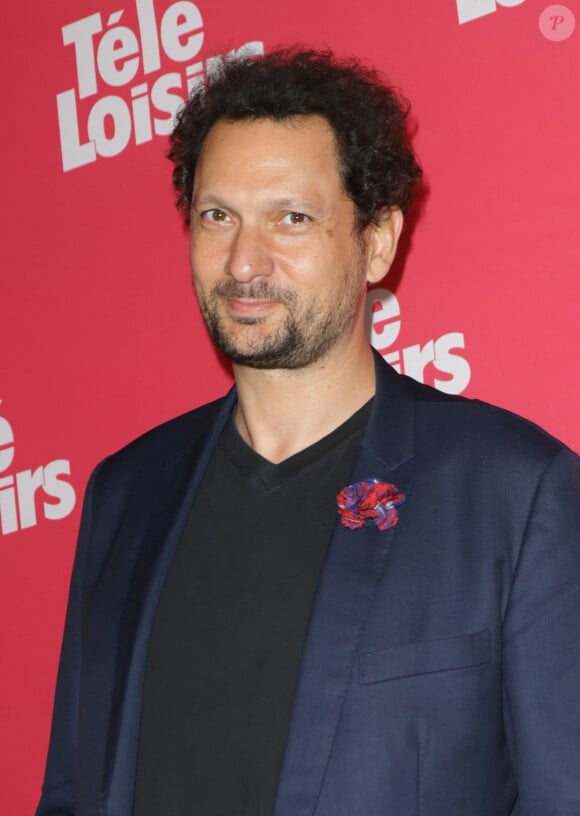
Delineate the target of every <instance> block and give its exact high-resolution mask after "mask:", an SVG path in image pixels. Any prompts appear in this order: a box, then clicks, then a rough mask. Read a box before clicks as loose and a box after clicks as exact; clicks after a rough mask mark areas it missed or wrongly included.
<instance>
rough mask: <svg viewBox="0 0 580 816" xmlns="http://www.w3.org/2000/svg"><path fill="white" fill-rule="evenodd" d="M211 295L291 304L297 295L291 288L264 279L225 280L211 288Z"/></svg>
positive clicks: (294, 301)
mask: <svg viewBox="0 0 580 816" xmlns="http://www.w3.org/2000/svg"><path fill="white" fill-rule="evenodd" d="M211 294H212V297H214V298H216V297H219V298H232V299H235V298H245V299H254V300H269V301H271V302H272V303H283V304H284V305H286V306H293V305H294V304H295V303H296V300H297V296H296V292H294V290H293V289H284V288H283V287H282V286H279V285H278V284H275V283H269V282H268V281H265V280H253V281H250V282H249V283H240V282H239V281H236V280H225V281H221V282H220V283H216V285H215V286H214V287H213V289H212V292H211Z"/></svg>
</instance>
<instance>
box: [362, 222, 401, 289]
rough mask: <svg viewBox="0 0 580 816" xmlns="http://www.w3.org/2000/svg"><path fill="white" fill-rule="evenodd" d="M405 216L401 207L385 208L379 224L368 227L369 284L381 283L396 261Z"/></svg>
mask: <svg viewBox="0 0 580 816" xmlns="http://www.w3.org/2000/svg"><path fill="white" fill-rule="evenodd" d="M403 221H404V216H403V213H402V212H401V210H400V208H399V207H385V209H384V210H383V211H382V212H381V215H380V220H379V223H378V224H369V226H368V227H367V230H368V232H367V252H368V254H367V282H368V283H378V282H379V281H381V280H382V279H383V278H384V277H385V275H386V274H387V272H388V271H389V269H390V268H391V264H392V263H393V261H394V260H395V255H396V254H397V245H398V243H399V236H400V235H401V232H402V230H403Z"/></svg>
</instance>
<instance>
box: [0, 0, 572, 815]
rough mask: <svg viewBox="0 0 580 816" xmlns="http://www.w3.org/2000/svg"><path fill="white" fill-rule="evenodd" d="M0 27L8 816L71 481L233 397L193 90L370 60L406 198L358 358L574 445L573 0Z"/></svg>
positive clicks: (53, 599) (181, 1) (327, 7)
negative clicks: (288, 54)
mask: <svg viewBox="0 0 580 816" xmlns="http://www.w3.org/2000/svg"><path fill="white" fill-rule="evenodd" d="M0 37H1V42H2V53H3V57H4V60H3V71H2V75H1V78H0V82H1V83H2V100H3V110H4V127H3V135H2V143H3V144H2V152H1V162H2V182H3V183H2V191H3V192H2V207H3V217H2V222H3V237H2V242H1V245H0V252H1V255H2V265H1V272H0V275H1V288H0V309H1V314H2V344H1V378H0V565H1V569H0V581H1V582H2V592H1V594H0V605H1V611H0V620H1V622H2V623H1V650H2V665H3V670H2V680H1V683H2V687H3V688H2V693H1V694H0V732H1V733H2V740H1V745H0V767H1V777H2V790H1V792H0V811H1V812H2V813H3V814H8V816H25V815H26V814H31V813H32V812H33V811H34V806H35V803H36V801H37V798H38V795H39V791H40V785H41V780H42V774H43V767H44V761H45V754H46V746H47V740H48V733H49V725H50V714H51V706H52V696H53V692H54V683H55V675H56V667H57V660H58V653H59V648H60V639H61V635H62V626H63V617H64V611H65V604H66V596H67V587H68V580H69V576H70V568H71V564H72V558H73V553H74V546H75V538H76V531H77V526H78V521H79V514H80V508H81V504H82V496H83V490H84V487H85V484H86V481H87V479H88V476H89V473H90V471H91V470H92V468H93V467H94V465H95V463H96V462H97V461H98V460H100V459H101V458H102V457H103V456H105V455H106V454H108V453H110V452H112V451H113V450H115V449H117V448H118V447H120V446H121V445H123V444H124V443H126V442H127V441H129V440H130V439H131V438H133V437H134V436H136V435H138V434H139V433H141V432H143V431H144V430H146V429H147V428H149V427H151V426H153V425H155V424H157V423H159V422H161V421H163V420H165V419H168V418H169V417H171V416H174V415H176V414H179V413H181V412H183V411H186V410H188V409H189V408H191V407H194V406H196V405H199V404H200V403H203V402H206V401H208V400H209V399H213V398H214V397H216V396H218V395H220V394H222V393H223V392H224V391H225V390H226V389H227V388H228V387H229V385H230V383H231V376H230V373H229V371H228V370H227V368H225V367H224V364H223V363H222V362H221V361H220V360H219V359H218V358H217V356H216V354H215V353H214V351H213V349H212V347H211V345H210V342H209V340H208V339H207V337H206V333H205V330H204V328H203V325H202V322H201V318H200V316H199V314H198V311H197V308H196V305H195V302H194V298H193V293H192V288H191V282H190V277H189V270H188V260H187V257H188V247H187V233H186V231H185V229H184V226H183V224H182V221H181V219H180V218H179V216H178V215H177V213H176V212H175V209H174V199H173V194H172V191H171V166H170V164H169V162H168V161H167V159H166V152H167V135H168V133H169V132H170V130H171V126H172V120H173V117H174V114H175V112H176V110H177V109H178V108H179V106H180V105H181V103H182V100H183V99H184V98H185V96H186V95H187V92H188V89H190V88H191V87H192V86H194V85H195V84H196V83H198V82H202V81H203V79H204V77H205V76H206V75H207V74H208V73H209V72H211V71H212V70H214V68H215V66H216V65H218V64H219V63H220V61H221V60H222V59H223V58H224V56H225V55H226V54H228V53H232V52H235V53H238V54H257V53H262V52H264V51H268V50H271V49H273V48H274V47H276V46H279V45H285V44H290V43H293V42H301V43H305V44H310V45H313V46H315V47H330V48H332V49H333V50H335V51H336V52H337V53H338V54H341V55H351V54H355V55H360V56H363V57H364V58H366V59H367V60H368V61H369V62H370V63H371V64H374V65H375V66H377V67H379V68H380V69H381V70H382V71H384V72H385V74H386V75H387V76H388V77H389V78H390V80H391V81H392V82H393V83H394V84H395V85H396V86H398V87H399V88H400V89H401V90H402V92H403V93H404V94H405V95H406V96H407V97H408V98H409V99H410V100H411V102H412V114H411V117H410V127H411V130H412V132H413V140H414V144H415V146H416V149H417V152H418V154H419V156H420V160H421V162H422V164H423V166H424V169H425V186H424V190H423V194H422V196H421V198H420V201H419V202H418V204H417V206H416V207H415V208H414V209H413V210H412V211H411V212H410V213H409V217H408V225H407V226H408V228H407V231H406V235H405V238H404V240H403V247H402V251H401V256H400V258H399V259H398V261H397V264H396V266H395V268H394V269H393V270H392V272H391V274H390V275H389V276H388V278H387V279H386V280H385V281H384V282H383V283H382V284H381V285H380V286H378V287H376V288H375V289H373V290H372V291H371V292H370V293H369V298H368V324H369V332H370V337H371V340H372V343H373V345H374V346H375V347H376V348H377V349H379V350H380V352H381V354H383V355H384V357H385V358H386V359H387V360H388V361H389V362H390V363H391V364H392V365H393V366H394V367H395V368H397V369H398V370H400V371H403V372H405V373H407V374H409V375H410V376H412V377H414V378H416V379H417V380H420V381H423V382H426V383H430V384H432V385H435V386H436V387H437V388H439V389H441V390H443V391H447V392H449V393H452V394H464V395H466V396H472V397H478V398H481V399H484V400H488V401H490V402H494V403H497V404H500V405H502V406H504V407H507V408H509V409H511V410H513V411H516V412H518V413H520V414H523V415H524V416H526V417H528V418H530V419H532V420H533V421H535V422H537V423H539V424H540V425H542V426H544V427H545V428H546V429H547V430H548V431H549V432H551V433H553V434H555V435H556V436H558V437H560V438H562V439H564V440H565V441H566V442H567V443H568V444H569V445H571V446H572V447H575V448H577V449H578V448H580V427H579V424H578V415H579V414H580V386H579V377H578V359H579V352H580V348H579V340H578V324H579V317H578V294H579V287H580V284H579V278H580V268H579V267H580V263H579V261H580V241H579V237H578V236H579V234H580V168H579V163H578V148H579V145H580V106H579V105H578V100H579V98H580V2H578V0H567V3H566V4H565V5H551V4H549V3H547V2H546V0H435V1H434V2H430V3H426V2H424V0H383V2H381V3H377V2H371V0H362V2H357V3H353V2H350V0H339V2H338V3H337V2H336V0H318V2H317V3H312V2H310V0H293V2H291V3H276V4H271V3H269V2H267V0H252V2H251V3H247V2H239V0H236V1H235V2H234V0H221V2H220V3H214V2H209V0H196V2H192V1H191V0H177V2H172V0H83V2H80V1H79V0H60V2H58V3H40V2H38V0H21V2H20V3H18V4H9V5H8V6H7V7H6V8H5V9H4V12H3V26H2V33H1V34H0ZM500 475H501V474H498V477H499V476H500Z"/></svg>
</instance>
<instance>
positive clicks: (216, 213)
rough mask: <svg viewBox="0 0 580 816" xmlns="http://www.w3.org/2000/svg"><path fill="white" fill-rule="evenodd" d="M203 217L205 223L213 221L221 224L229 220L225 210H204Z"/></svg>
mask: <svg viewBox="0 0 580 816" xmlns="http://www.w3.org/2000/svg"><path fill="white" fill-rule="evenodd" d="M201 217H202V218H203V220H204V221H211V222H213V223H214V224H221V223H223V222H224V221H227V220H228V214H227V213H226V212H224V211H223V210H219V209H217V208H214V209H213V210H204V212H202V214H201Z"/></svg>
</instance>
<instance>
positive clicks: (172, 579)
mask: <svg viewBox="0 0 580 816" xmlns="http://www.w3.org/2000/svg"><path fill="white" fill-rule="evenodd" d="M403 119H404V112H403V110H402V106H401V104H400V102H399V101H398V99H397V97H396V95H395V94H394V93H393V91H392V90H391V89H389V88H388V87H386V86H385V85H383V84H382V83H381V81H380V80H379V78H378V77H377V76H376V74H374V73H373V72H372V71H368V70H366V69H364V68H363V67H361V66H360V65H359V64H357V63H354V62H352V63H348V64H346V63H339V62H337V61H335V60H334V59H333V58H332V57H331V56H330V55H328V54H317V53H306V54H304V53H302V54H301V53H293V52H279V53H276V54H272V55H269V56H266V57H264V58H260V59H258V60H254V61H245V62H237V63H236V62H234V63H229V64H227V65H226V66H225V68H224V69H223V71H222V72H221V73H219V74H218V75H215V76H214V77H212V78H210V80H209V83H208V86H207V88H201V89H198V90H196V91H194V94H193V96H192V98H191V100H190V101H189V103H188V105H187V106H186V107H185V109H184V110H183V112H182V113H181V116H180V118H179V121H178V123H177V127H176V130H175V132H174V134H173V138H172V151H171V158H172V159H173V161H174V162H175V170H174V181H175V186H176V188H177V190H178V192H179V196H180V199H179V204H180V207H181V208H182V209H183V210H184V212H185V213H186V214H187V217H188V219H189V223H190V229H191V265H192V270H193V279H194V284H195V290H196V294H197V298H198V301H199V305H200V308H201V311H202V313H203V316H204V319H205V322H206V323H207V326H208V330H209V332H210V335H211V337H212V339H213V340H214V342H215V344H216V345H217V347H218V348H219V349H220V350H221V351H222V352H223V353H224V354H226V355H227V356H228V357H229V358H230V360H231V361H232V363H233V369H234V374H235V379H236V388H235V390H233V391H232V392H231V393H230V394H229V395H228V396H227V397H225V398H224V399H223V400H219V401H217V402H216V403H212V404H210V405H206V406H203V407H202V408H200V409H198V410H196V411H193V412H191V413H189V414H187V415H185V416H183V417H179V418H177V419H176V420H173V421H172V422H170V423H167V424H165V425H163V426H161V427H160V428H157V429H155V430H153V431H151V432H150V433H149V434H146V435H145V436H144V437H141V438H140V439H138V440H136V441H135V442H133V443H132V444H131V445H129V446H128V447H127V448H125V449H124V450H122V451H121V452H119V453H117V454H115V455H114V456H113V457H111V458H109V459H108V460H105V462H103V463H101V465H99V467H98V468H97V469H96V471H95V473H94V474H93V476H92V478H91V481H90V483H89V486H88V489H87V496H86V501H85V508H84V513H83V521H82V525H81V533H80V541H79V548H78V553H77V557H76V561H75V568H74V575H73V581H72V587H71V596H70V603H69V611H68V615H67V623H66V631H65V639H64V644H63V653H62V658H61V666H60V671H59V680H58V687H57V695H56V703H55V714H54V725H53V734H52V739H51V747H50V753H49V759H48V766H47V774H46V779H45V785H44V793H43V797H42V800H41V803H40V805H39V809H38V812H37V813H38V815H39V816H49V814H50V816H56V814H59V816H65V815H66V816H72V814H74V816H97V814H99V816H130V814H134V816H152V814H156V816H184V815H185V814H187V815H188V816H190V815H191V814H198V813H199V814H203V816H212V814H216V816H217V814H221V815H223V814H228V816H240V814H252V816H255V815H257V814H260V815H265V814H272V813H274V814H276V816H306V814H317V816H358V815H359V814H361V815H362V814H364V816H379V815H381V816H383V815H384V816H407V814H421V816H451V815H455V814H457V816H459V815H461V816H467V815H468V816H492V814H493V816H504V814H505V815H506V816H507V814H517V815H518V816H564V814H567V816H572V814H579V813H580V687H579V679H580V649H579V636H580V549H579V547H578V544H577V541H578V530H579V529H580V506H579V505H580V503H579V501H578V498H579V495H580V470H579V465H578V460H577V459H576V457H575V456H574V455H573V454H572V453H571V452H570V451H569V450H567V449H566V448H565V447H564V446H563V445H561V444H560V443H558V442H557V441H555V440H554V439H553V438H551V437H549V436H548V435H546V434H544V433H543V432H542V431H540V430H539V429H537V428H536V427H535V426H532V425H531V424H530V423H528V422H526V421H524V420H521V419H519V418H517V417H515V416H513V415H510V414H507V413H506V412H503V411H501V410H499V409H496V408H493V407H491V406H487V405H484V404H482V403H478V402H471V401H468V400H464V399H461V398H452V397H449V396H446V395H443V394H440V393H438V392H436V391H434V390H433V389H431V388H428V387H426V386H423V385H419V384H417V383H415V382H413V381H412V380H409V379H407V378H405V377H401V376H399V375H397V374H395V373H394V372H393V371H392V370H391V369H390V368H389V367H388V366H387V365H386V364H385V363H384V362H383V361H382V360H381V359H380V358H378V357H376V356H374V355H373V352H372V350H371V349H370V347H369V345H368V342H367V340H366V336H365V328H364V319H363V314H364V309H363V303H364V294H365V289H366V286H367V284H371V283H375V282H377V281H379V280H381V279H382V277H383V276H384V275H385V274H386V273H387V271H388V269H389V267H390V265H391V263H392V261H393V258H394V256H395V253H396V249H397V241H398V238H399V235H400V232H401V228H402V223H403V212H404V211H405V210H406V208H407V206H408V204H409V201H410V197H411V192H412V188H413V186H414V184H415V183H416V181H417V180H418V178H419V172H420V171H419V168H418V166H417V164H416V162H415V160H414V158H413V156H412V153H411V152H410V150H409V147H408V143H407V138H406V135H405V131H404V127H403Z"/></svg>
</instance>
